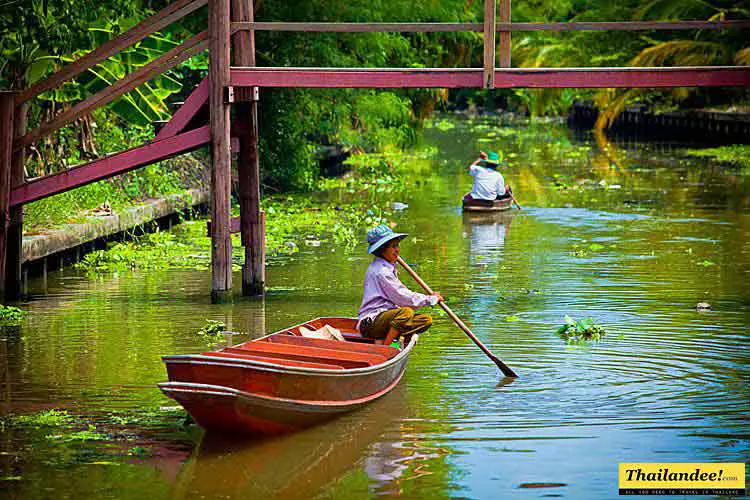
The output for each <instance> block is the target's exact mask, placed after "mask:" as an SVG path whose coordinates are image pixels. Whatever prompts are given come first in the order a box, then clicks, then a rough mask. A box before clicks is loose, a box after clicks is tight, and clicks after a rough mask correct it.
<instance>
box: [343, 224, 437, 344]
mask: <svg viewBox="0 0 750 500" xmlns="http://www.w3.org/2000/svg"><path fill="white" fill-rule="evenodd" d="M406 236H407V235H406V234H404V233H394V232H393V230H392V229H391V228H390V227H388V226H386V225H385V224H381V225H379V226H377V227H375V228H372V229H370V230H369V231H368V232H367V243H368V244H369V245H370V246H369V248H368V249H367V253H371V254H373V255H375V259H374V260H373V261H372V263H371V264H370V267H368V268H367V273H366V274H365V286H364V296H363V297H362V305H361V306H360V308H359V317H358V319H359V322H358V323H357V328H359V331H360V333H361V334H362V336H364V337H368V338H372V339H375V340H376V342H377V343H378V344H385V345H391V343H392V342H394V341H397V340H398V338H399V337H400V336H401V335H404V336H406V337H407V338H408V337H409V336H411V335H413V334H415V333H421V332H424V331H425V330H427V329H428V328H429V327H430V326H431V325H432V317H431V316H430V315H429V314H416V313H415V312H414V310H415V309H419V308H420V307H424V306H434V305H435V304H437V303H438V302H439V301H440V300H443V297H442V296H441V295H440V294H439V293H433V294H432V295H424V294H421V293H418V292H413V291H411V290H409V289H408V288H406V286H405V285H404V284H403V283H401V281H400V280H399V279H398V273H397V268H396V260H397V259H398V256H399V254H400V252H401V250H400V248H399V242H400V241H401V240H402V239H403V238H405V237H406ZM394 346H395V345H394Z"/></svg>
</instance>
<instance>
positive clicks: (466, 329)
mask: <svg viewBox="0 0 750 500" xmlns="http://www.w3.org/2000/svg"><path fill="white" fill-rule="evenodd" d="M397 260H398V263H399V264H401V265H402V266H403V267H404V269H406V272H407V273H409V274H410V275H411V277H412V278H414V281H416V282H417V283H419V285H420V286H421V287H422V288H424V290H425V292H427V293H428V294H430V295H432V294H433V291H432V289H430V287H429V286H428V285H427V283H425V282H424V281H422V278H420V277H419V275H418V274H417V273H416V272H414V270H413V269H412V268H411V267H409V264H407V263H406V261H404V259H402V258H401V257H398V259H397ZM438 304H440V307H442V308H443V310H444V311H445V312H446V313H447V314H448V316H450V317H451V319H452V320H453V321H455V322H456V324H457V325H458V327H459V328H460V329H461V330H463V331H464V333H465V334H466V335H468V336H469V338H470V339H471V340H472V341H473V342H474V343H475V344H476V345H477V347H479V348H480V349H481V350H482V351H483V352H484V353H485V354H486V355H487V357H488V358H490V359H491V360H492V361H493V362H494V363H495V364H496V365H497V367H498V368H500V371H501V372H503V375H505V376H506V377H513V378H516V377H518V375H516V372H514V371H513V370H511V369H510V367H509V366H508V365H506V364H505V363H503V362H502V360H501V359H500V358H498V357H497V356H495V355H494V354H492V352H490V350H489V349H487V347H485V345H484V344H482V342H480V341H479V339H478V338H477V337H476V336H475V335H474V334H473V333H472V332H471V330H469V327H468V326H466V324H465V323H464V322H463V321H461V319H460V318H459V317H458V316H456V313H454V312H453V311H451V308H450V307H448V305H447V304H446V303H445V302H443V301H442V300H441V301H440V302H438Z"/></svg>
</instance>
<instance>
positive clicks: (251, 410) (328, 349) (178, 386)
mask: <svg viewBox="0 0 750 500" xmlns="http://www.w3.org/2000/svg"><path fill="white" fill-rule="evenodd" d="M356 323H357V320H356V319H355V318H316V319H314V320H312V321H308V322H306V323H302V324H299V325H296V326H293V327H291V328H287V329H285V330H281V331H279V332H276V333H272V334H270V335H267V336H265V337H262V338H259V339H256V340H251V341H249V342H244V343H242V344H239V345H236V346H233V347H227V348H224V349H221V350H219V351H211V352H204V353H201V354H186V355H175V356H164V357H163V358H162V359H163V361H164V363H165V364H166V366H167V375H168V378H169V382H164V383H161V384H159V388H160V389H161V390H162V392H164V394H166V395H167V396H169V397H170V398H172V399H174V400H176V401H177V402H178V403H180V404H181V405H182V406H183V407H184V408H185V409H186V410H187V412H188V413H190V415H191V416H192V417H193V418H194V419H195V420H196V421H197V422H198V423H199V424H200V425H201V426H202V427H204V428H205V429H208V430H212V431H225V432H228V431H232V432H234V431H240V432H243V433H249V434H260V435H268V434H282V433H286V432H292V431H295V430H298V429H302V428H304V427H309V426H311V425H314V424H317V423H319V422H322V421H325V420H328V419H330V418H333V417H336V416H338V415H341V414H343V413H346V412H349V411H352V410H356V409H357V408H360V407H362V406H364V405H366V404H367V403H370V402H371V401H374V400H376V399H378V398H379V397H381V396H383V395H385V394H387V393H388V392H389V391H391V390H392V389H393V388H394V387H395V386H396V385H397V384H398V382H399V380H401V376H402V375H403V373H404V369H405V367H406V362H407V360H408V358H409V354H410V352H411V350H412V349H413V348H414V345H415V344H416V341H417V338H418V336H417V335H414V336H412V338H411V340H410V342H409V344H408V345H407V346H406V347H405V348H404V349H403V350H399V349H396V348H393V347H389V346H383V345H376V344H374V343H372V340H370V339H366V338H364V337H362V336H361V335H360V334H359V332H358V331H357V330H356ZM325 325H330V326H332V327H334V328H336V329H338V330H339V331H341V333H342V335H343V336H344V338H345V340H344V341H340V340H324V339H317V338H308V337H303V336H302V335H301V333H300V328H301V327H305V328H308V329H311V330H317V329H320V328H322V327H323V326H325Z"/></svg>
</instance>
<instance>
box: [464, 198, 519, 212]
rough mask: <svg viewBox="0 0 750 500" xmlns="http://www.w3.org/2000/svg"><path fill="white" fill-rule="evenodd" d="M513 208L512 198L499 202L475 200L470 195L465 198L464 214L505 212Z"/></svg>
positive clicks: (501, 199)
mask: <svg viewBox="0 0 750 500" xmlns="http://www.w3.org/2000/svg"><path fill="white" fill-rule="evenodd" d="M511 208H513V199H512V198H510V197H507V198H500V199H499V200H475V199H473V198H472V197H471V196H469V195H468V194H467V195H466V196H464V198H463V209H464V212H504V211H505V210H510V209H511Z"/></svg>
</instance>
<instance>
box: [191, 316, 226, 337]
mask: <svg viewBox="0 0 750 500" xmlns="http://www.w3.org/2000/svg"><path fill="white" fill-rule="evenodd" d="M226 328H227V325H226V324H224V322H223V321H216V320H213V319H207V320H206V324H205V325H203V327H201V329H200V330H198V335H204V336H215V335H221V333H222V332H224V331H225V330H226Z"/></svg>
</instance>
